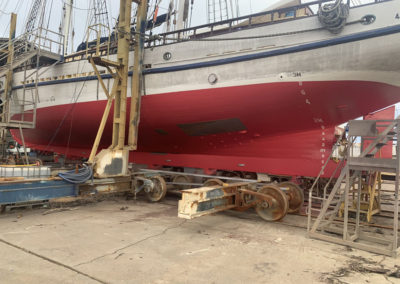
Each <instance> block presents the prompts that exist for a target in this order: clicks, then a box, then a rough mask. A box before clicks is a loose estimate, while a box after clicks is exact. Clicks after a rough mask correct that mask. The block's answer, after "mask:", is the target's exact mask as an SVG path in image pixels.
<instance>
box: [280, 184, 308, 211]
mask: <svg viewBox="0 0 400 284" xmlns="http://www.w3.org/2000/svg"><path fill="white" fill-rule="evenodd" d="M278 186H279V187H287V188H289V190H288V191H287V192H286V195H287V196H288V199H289V210H288V213H296V212H298V211H299V210H300V208H301V207H302V206H303V203H304V193H303V190H302V189H301V188H300V186H298V185H297V184H295V183H293V182H290V181H286V182H281V183H280V184H278Z"/></svg>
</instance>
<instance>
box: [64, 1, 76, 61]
mask: <svg viewBox="0 0 400 284" xmlns="http://www.w3.org/2000/svg"><path fill="white" fill-rule="evenodd" d="M73 4H74V0H66V2H65V3H64V18H63V32H62V34H63V36H64V52H63V54H64V55H66V54H67V52H68V45H69V42H68V41H69V28H70V26H71V14H72V5H73Z"/></svg>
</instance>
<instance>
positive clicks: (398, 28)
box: [13, 25, 400, 90]
mask: <svg viewBox="0 0 400 284" xmlns="http://www.w3.org/2000/svg"><path fill="white" fill-rule="evenodd" d="M399 32H400V25H395V26H391V27H386V28H382V29H377V30H372V31H366V32H362V33H357V34H352V35H347V36H342V37H338V38H334V39H329V40H324V41H319V42H313V43H307V44H302V45H298V46H293V47H287V48H282V49H277V50H271V51H266V52H260V53H256V54H248V55H242V56H237V57H232V58H226V59H218V60H212V61H206V62H199V63H192V64H185V65H178V66H170V67H161V68H153V69H147V70H143V74H156V73H166V72H174V71H183V70H189V69H197V68H203V67H211V66H217V65H224V64H230V63H237V62H242V61H249V60H255V59H260V58H266V57H272V56H278V55H283V54H289V53H295V52H301V51H307V50H312V49H317V48H323V47H328V46H333V45H338V44H343V43H349V42H354V41H359V40H364V39H369V38H374V37H381V36H385V35H390V34H394V33H399ZM132 73H133V72H132V71H130V72H129V76H132ZM101 77H102V78H103V79H112V76H111V74H104V75H101ZM91 80H97V77H96V76H86V77H80V78H70V79H62V80H53V81H46V82H39V83H38V86H47V85H55V84H63V83H73V82H83V81H91ZM34 86H35V83H30V84H26V85H25V87H26V88H29V87H34ZM22 88H24V85H18V86H15V87H13V90H17V89H22Z"/></svg>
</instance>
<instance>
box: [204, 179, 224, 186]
mask: <svg viewBox="0 0 400 284" xmlns="http://www.w3.org/2000/svg"><path fill="white" fill-rule="evenodd" d="M216 185H219V186H223V185H224V182H223V181H222V180H220V179H217V178H212V179H209V180H206V181H205V182H204V183H203V186H216Z"/></svg>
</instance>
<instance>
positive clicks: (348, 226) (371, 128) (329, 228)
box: [308, 119, 400, 256]
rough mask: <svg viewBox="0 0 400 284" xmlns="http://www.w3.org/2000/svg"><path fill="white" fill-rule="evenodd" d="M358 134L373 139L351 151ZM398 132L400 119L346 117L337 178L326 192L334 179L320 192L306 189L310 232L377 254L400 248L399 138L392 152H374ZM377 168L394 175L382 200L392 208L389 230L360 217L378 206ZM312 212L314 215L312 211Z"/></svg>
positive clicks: (368, 213) (331, 240) (399, 136)
mask: <svg viewBox="0 0 400 284" xmlns="http://www.w3.org/2000/svg"><path fill="white" fill-rule="evenodd" d="M360 137H361V138H362V139H363V140H368V139H369V140H370V141H371V143H370V144H369V145H368V146H366V147H364V149H362V151H361V153H360V154H359V155H355V154H354V151H353V145H354V141H357V140H359V139H360ZM399 138H400V120H399V119H397V120H369V121H368V120H367V121H360V120H353V121H350V123H349V142H350V144H349V147H348V149H347V154H346V156H345V157H344V158H343V160H342V162H343V163H341V164H345V166H344V167H343V168H342V170H341V173H340V176H339V178H338V179H336V182H335V184H334V186H333V188H332V189H331V191H330V193H328V192H327V190H326V189H327V188H329V184H330V183H331V181H332V180H333V179H330V180H329V182H328V183H327V184H326V187H325V189H324V195H323V196H322V197H321V196H318V195H317V194H316V190H315V189H316V187H314V186H313V187H312V188H311V189H310V191H309V200H308V234H309V236H310V237H312V238H316V239H320V240H325V241H330V242H333V243H338V244H343V245H347V246H350V247H355V248H359V249H363V250H366V251H370V252H374V253H379V254H385V255H390V256H396V255H397V254H398V252H399V243H398V225H399V219H398V218H399V217H398V216H399V215H398V214H399V172H400V155H399V153H400V144H399V143H397V145H396V156H395V158H380V157H379V155H377V154H378V152H379V151H380V149H381V148H382V147H383V146H384V145H386V144H388V143H389V142H390V141H394V140H397V141H399ZM323 169H324V168H322V169H321V171H323ZM381 171H384V172H391V173H394V174H395V177H396V180H395V189H394V191H392V192H391V193H390V194H389V195H388V197H389V199H387V200H386V201H388V202H390V204H391V207H392V210H393V227H392V231H391V232H389V233H388V234H383V233H380V234H377V233H371V232H366V231H365V227H366V226H367V225H364V224H361V222H360V217H361V214H366V216H367V218H368V219H370V218H371V217H372V215H374V214H376V213H379V211H380V203H379V202H380V196H379V194H378V193H379V190H378V191H377V188H376V186H377V183H378V179H379V174H380V172H381ZM314 185H315V184H314ZM315 212H316V213H318V215H317V216H314V213H315ZM349 213H353V214H349ZM342 216H343V217H342ZM367 224H368V223H367Z"/></svg>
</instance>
